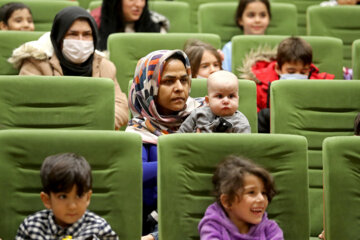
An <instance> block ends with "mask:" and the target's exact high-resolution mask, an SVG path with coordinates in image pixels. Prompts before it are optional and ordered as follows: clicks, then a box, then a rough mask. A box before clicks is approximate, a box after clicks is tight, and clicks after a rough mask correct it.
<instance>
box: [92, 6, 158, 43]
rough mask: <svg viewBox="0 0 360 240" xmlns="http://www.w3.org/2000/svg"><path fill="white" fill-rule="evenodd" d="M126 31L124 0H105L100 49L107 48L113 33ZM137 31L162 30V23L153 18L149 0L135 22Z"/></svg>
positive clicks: (102, 8)
mask: <svg viewBox="0 0 360 240" xmlns="http://www.w3.org/2000/svg"><path fill="white" fill-rule="evenodd" d="M124 31H125V21H124V14H123V8H122V0H103V2H102V7H101V22H100V29H99V34H100V41H99V49H100V50H105V49H107V39H108V37H109V35H110V34H111V33H116V32H124ZM135 32H160V25H159V24H157V23H155V22H154V21H153V20H152V19H151V16H150V11H149V7H148V0H146V3H145V7H144V9H143V12H142V14H141V16H140V18H139V20H137V21H136V22H135Z"/></svg>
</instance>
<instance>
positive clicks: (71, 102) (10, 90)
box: [0, 76, 115, 130]
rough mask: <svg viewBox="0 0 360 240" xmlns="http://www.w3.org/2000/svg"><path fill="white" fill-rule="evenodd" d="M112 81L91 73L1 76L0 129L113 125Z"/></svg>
mask: <svg viewBox="0 0 360 240" xmlns="http://www.w3.org/2000/svg"><path fill="white" fill-rule="evenodd" d="M114 102H115V101H114V83H113V81H112V80H111V79H106V78H92V77H62V76H61V77H53V76H0V109H1V111H0V129H11V128H61V129H93V130H113V129H114Z"/></svg>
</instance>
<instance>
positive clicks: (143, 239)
mask: <svg viewBox="0 0 360 240" xmlns="http://www.w3.org/2000/svg"><path fill="white" fill-rule="evenodd" d="M141 240H155V238H154V236H153V235H151V234H149V235H146V236H143V237H141Z"/></svg>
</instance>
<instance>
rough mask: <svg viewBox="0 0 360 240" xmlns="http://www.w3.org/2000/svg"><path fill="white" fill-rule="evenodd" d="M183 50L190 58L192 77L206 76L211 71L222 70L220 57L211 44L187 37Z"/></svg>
mask: <svg viewBox="0 0 360 240" xmlns="http://www.w3.org/2000/svg"><path fill="white" fill-rule="evenodd" d="M184 52H185V53H186V55H187V56H188V58H189V60H190V66H191V75H192V77H193V78H208V77H209V75H210V74H211V73H213V72H216V71H219V70H222V67H221V61H222V57H221V54H220V53H219V51H218V50H216V49H215V48H214V47H213V46H212V45H211V44H209V43H206V42H203V41H200V40H197V39H189V40H187V41H186V43H185V46H184Z"/></svg>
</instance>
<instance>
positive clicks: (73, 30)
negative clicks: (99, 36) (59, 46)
mask: <svg viewBox="0 0 360 240" xmlns="http://www.w3.org/2000/svg"><path fill="white" fill-rule="evenodd" d="M64 39H73V40H84V41H93V35H92V29H91V27H90V24H89V22H88V21H87V20H83V19H78V20H75V21H74V22H73V24H72V25H71V26H70V28H69V30H68V31H67V32H66V34H65V37H64Z"/></svg>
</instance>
